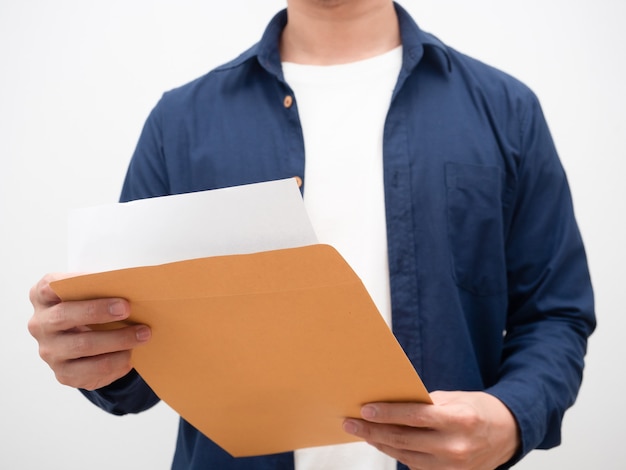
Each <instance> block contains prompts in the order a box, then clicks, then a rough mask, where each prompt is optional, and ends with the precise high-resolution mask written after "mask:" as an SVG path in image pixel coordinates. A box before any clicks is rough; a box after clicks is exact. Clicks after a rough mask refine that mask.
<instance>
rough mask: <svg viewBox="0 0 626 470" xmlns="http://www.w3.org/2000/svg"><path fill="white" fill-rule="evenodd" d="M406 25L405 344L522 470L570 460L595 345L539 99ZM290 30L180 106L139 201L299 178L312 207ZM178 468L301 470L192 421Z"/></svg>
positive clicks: (128, 409)
mask: <svg viewBox="0 0 626 470" xmlns="http://www.w3.org/2000/svg"><path fill="white" fill-rule="evenodd" d="M396 10H397V13H398V19H399V24H400V30H401V37H402V45H403V64H402V69H401V72H400V75H399V77H398V82H397V85H396V88H395V91H394V94H393V98H392V102H391V105H390V109H389V112H388V115H387V118H386V122H385V129H384V145H383V167H384V184H385V205H386V217H387V232H388V252H389V271H390V282H391V299H392V323H393V331H394V334H395V335H396V337H397V338H398V340H399V342H400V344H401V345H402V347H403V348H404V350H405V352H406V354H407V355H408V357H409V358H410V360H411V361H412V363H413V365H414V366H415V368H416V370H417V371H418V373H419V374H420V376H421V377H422V379H423V381H424V383H425V385H426V386H427V388H428V389H429V390H485V391H487V392H488V393H491V394H493V395H495V396H496V397H498V398H499V399H500V400H502V401H503V402H504V403H505V404H506V405H507V406H508V408H509V409H510V410H511V411H512V413H513V414H514V416H515V418H516V420H517V423H518V426H519V429H520V435H521V442H522V444H521V449H520V452H519V454H518V455H517V456H516V459H518V458H520V457H522V456H523V455H525V454H526V453H527V452H529V451H530V450H532V449H533V448H536V447H541V448H548V447H551V446H555V445H557V444H558V443H559V442H560V426H561V420H562V417H563V414H564V412H565V410H566V409H567V408H568V407H569V406H570V405H572V403H573V402H574V400H575V397H576V395H577V393H578V389H579V386H580V382H581V377H582V370H583V359H584V355H585V351H586V344H587V338H588V336H589V335H590V334H591V332H592V331H593V329H594V327H595V317H594V310H593V293H592V288H591V283H590V279H589V273H588V269H587V263H586V257H585V252H584V248H583V244H582V242H581V237H580V235H579V231H578V228H577V225H576V221H575V218H574V213H573V208H572V202H571V198H570V191H569V188H568V184H567V180H566V176H565V174H564V171H563V168H562V166H561V163H560V161H559V158H558V156H557V153H556V150H555V147H554V145H553V142H552V139H551V136H550V133H549V130H548V127H547V125H546V122H545V120H544V117H543V115H542V112H541V108H540V105H539V103H538V101H537V98H536V97H535V95H534V94H533V93H532V92H531V91H530V90H529V89H528V88H527V87H526V86H524V85H523V84H521V83H520V82H518V81H517V80H515V79H514V78H512V77H510V76H508V75H506V74H504V73H502V72H500V71H498V70H495V69H493V68H491V67H489V66H487V65H485V64H483V63H480V62H479V61H476V60H474V59H471V58H469V57H467V56H465V55H463V54H460V53H459V52H457V51H455V50H453V49H451V48H449V47H447V46H445V45H444V44H442V43H441V42H440V41H439V40H438V39H436V38H435V37H433V36H431V35H429V34H427V33H425V32H423V31H421V30H420V29H419V28H418V27H417V25H416V24H415V23H414V22H413V20H412V19H411V18H410V17H409V15H408V14H407V13H406V12H405V11H404V10H403V9H402V8H401V7H399V6H397V5H396ZM286 21H287V15H286V12H284V11H283V12H281V13H279V14H278V15H277V16H276V17H275V18H274V19H273V20H272V21H271V23H270V24H269V25H268V27H267V29H266V31H265V33H264V35H263V37H262V39H261V41H260V42H259V43H258V44H256V45H255V46H253V47H252V48H251V49H249V50H248V51H246V52H244V53H243V54H242V55H241V56H239V57H238V58H237V59H235V60H234V61H232V62H230V63H228V64H225V65H223V66H221V67H219V68H217V69H215V70H213V71H211V72H210V73H208V74H207V75H205V76H203V77H201V78H199V79H197V80H195V81H193V82H191V83H189V84H187V85H185V86H183V87H180V88H178V89H175V90H172V91H170V92H167V93H165V94H164V95H163V97H162V99H161V100H160V101H159V103H158V104H157V106H156V107H155V108H154V110H153V111H152V113H151V114H150V116H149V118H148V120H147V122H146V125H145V127H144V130H143V132H142V135H141V137H140V140H139V143H138V146H137V149H136V151H135V154H134V156H133V158H132V161H131V163H130V166H129V169H128V174H127V177H126V180H125V183H124V187H123V191H122V197H121V199H122V200H123V201H127V200H132V199H138V198H146V197H153V196H161V195H167V194H176V193H184V192H190V191H198V190H206V189H214V188H220V187H226V186H232V185H240V184H245V183H253V182H260V181H267V180H274V179H280V178H287V177H293V176H299V177H301V178H302V179H303V182H304V184H303V190H304V191H306V178H305V175H304V161H305V154H304V142H303V137H302V129H301V126H300V121H299V118H298V97H297V96H295V97H293V92H292V90H291V89H290V87H289V85H288V84H287V83H286V82H285V81H284V78H283V74H282V70H281V63H280V56H279V50H278V44H279V39H280V34H281V31H282V29H283V27H284V25H285V24H286ZM287 96H291V97H293V103H292V104H291V105H289V103H288V101H289V100H285V97H287ZM354 190H355V191H358V190H359V188H358V187H355V188H354ZM175 313H176V312H172V314H175ZM84 393H85V394H86V395H87V396H88V398H89V399H91V400H92V401H93V402H94V403H96V404H98V405H99V406H101V407H102V408H104V409H106V410H108V411H110V412H112V413H115V414H124V413H135V412H139V411H142V410H144V409H146V408H149V407H150V406H152V405H154V404H155V403H156V402H157V401H158V398H157V397H156V395H155V394H154V393H153V392H152V391H151V390H150V388H149V387H148V386H147V385H146V384H145V382H144V381H143V380H142V379H141V377H139V376H138V375H137V374H136V373H135V372H132V373H130V374H129V375H128V376H126V377H124V378H123V379H120V380H119V381H117V382H115V383H113V384H111V385H110V386H108V387H104V388H102V389H100V390H97V391H95V392H84ZM399 467H400V468H406V467H404V466H403V465H401V464H399ZM173 468H180V469H195V468H203V469H206V468H218V469H242V470H243V469H268V470H269V469H283V468H284V469H292V468H293V455H292V454H291V453H285V454H278V455H272V456H261V457H249V458H243V459H233V458H231V457H230V456H229V455H228V454H227V453H226V452H224V451H223V450H221V449H220V448H219V447H218V446H216V445H215V444H213V443H212V442H211V441H210V440H209V439H207V438H206V437H205V436H203V435H202V434H200V433H199V432H198V431H196V430H195V429H194V428H193V427H191V426H190V425H189V424H188V423H186V422H185V421H184V420H181V424H180V432H179V438H178V443H177V447H176V454H175V457H174V463H173Z"/></svg>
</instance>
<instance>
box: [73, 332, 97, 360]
mask: <svg viewBox="0 0 626 470" xmlns="http://www.w3.org/2000/svg"><path fill="white" fill-rule="evenodd" d="M71 338H72V339H71V342H70V351H71V354H72V356H73V357H76V358H80V357H85V356H91V355H92V354H91V352H92V351H93V348H94V340H93V338H92V335H90V334H89V333H79V334H74V335H71Z"/></svg>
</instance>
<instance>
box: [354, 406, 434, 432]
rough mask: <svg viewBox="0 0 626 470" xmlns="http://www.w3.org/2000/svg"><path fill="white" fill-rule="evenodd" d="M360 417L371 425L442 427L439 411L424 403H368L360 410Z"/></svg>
mask: <svg viewBox="0 0 626 470" xmlns="http://www.w3.org/2000/svg"><path fill="white" fill-rule="evenodd" d="M361 416H362V418H363V419H365V420H367V421H370V422H372V423H389V424H399V425H403V426H412V427H418V428H437V427H439V426H441V425H442V415H441V410H437V409H435V408H434V407H433V405H431V404H425V403H370V404H367V405H365V406H363V408H361Z"/></svg>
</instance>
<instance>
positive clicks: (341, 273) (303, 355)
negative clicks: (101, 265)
mask: <svg viewBox="0 0 626 470" xmlns="http://www.w3.org/2000/svg"><path fill="white" fill-rule="evenodd" d="M52 287H53V289H54V290H55V292H56V293H57V294H58V295H59V296H60V297H61V298H62V299H63V300H80V299H90V298H102V297H124V298H126V299H128V300H129V301H130V303H131V306H132V314H131V316H130V321H132V322H134V323H145V324H147V325H150V326H151V328H152V340H151V341H150V342H149V343H148V344H146V345H145V346H141V347H139V348H136V349H135V350H134V351H133V356H132V362H133V365H134V367H135V368H136V370H137V371H138V372H139V374H141V376H142V377H143V378H144V380H145V381H146V382H147V383H148V384H149V385H150V386H151V387H152V389H153V390H154V391H155V392H156V394H157V395H158V396H159V397H160V398H161V399H163V400H164V401H165V402H166V403H167V404H168V405H169V406H171V407H172V408H173V409H174V410H175V411H176V412H178V413H179V414H180V415H181V416H182V417H183V418H185V419H186V420H187V421H189V422H190V423H191V424H192V425H194V426H195V427H196V428H197V429H198V430H200V431H201V432H202V433H204V434H205V435H206V436H208V437H209V438H211V439H212V440H214V441H215V442H216V443H218V444H219V445H220V446H221V447H223V448H224V449H225V450H226V451H228V452H229V453H230V454H231V455H233V456H237V457H240V456H250V455H260V454H269V453H275V452H283V451H290V450H295V449H299V448H304V447H313V446H320V445H328V444H340V443H346V442H352V441H355V440H357V439H356V438H355V437H353V436H350V435H348V434H346V433H345V432H344V431H343V430H342V420H343V418H345V417H348V416H351V417H358V416H359V409H360V407H361V405H363V404H365V403H369V402H376V401H396V402H399V401H411V402H426V403H430V402H431V401H430V398H429V395H428V392H427V391H426V389H425V388H424V386H423V384H422V382H421V380H420V378H419V376H418V375H417V373H416V372H415V370H414V369H413V366H412V365H411V363H410V362H409V360H408V358H407V357H406V355H405V354H404V352H403V350H402V349H401V347H400V345H399V344H398V342H397V341H396V339H395V337H394V336H393V334H392V333H391V331H390V330H389V328H388V327H387V325H386V323H385V321H384V320H383V318H382V317H381V315H380V314H379V312H378V310H377V309H376V306H375V305H374V303H373V301H372V300H371V298H370V296H369V294H368V293H367V291H366V289H365V287H364V286H363V284H362V283H361V281H360V279H359V278H358V277H357V275H356V274H355V273H354V271H352V269H351V268H350V266H349V265H348V264H347V263H346V262H345V261H344V259H343V258H342V257H341V255H340V254H339V253H338V252H337V251H336V250H335V249H334V248H332V247H330V246H328V245H311V246H306V247H301V248H291V249H284V250H277V251H268V252H262V253H255V254H248V255H232V256H219V257H211V258H201V259H194V260H188V261H181V262H176V263H170V264H165V265H160V266H148V267H140V268H130V269H123V270H119V271H110V272H104V273H98V274H90V275H84V276H78V277H74V278H70V279H64V280H61V281H56V282H54V283H53V284H52Z"/></svg>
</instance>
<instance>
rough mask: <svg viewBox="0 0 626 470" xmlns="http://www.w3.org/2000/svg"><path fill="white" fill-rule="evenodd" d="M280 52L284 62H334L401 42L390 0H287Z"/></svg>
mask: <svg viewBox="0 0 626 470" xmlns="http://www.w3.org/2000/svg"><path fill="white" fill-rule="evenodd" d="M287 3H288V6H287V12H288V20H287V26H286V27H285V30H284V31H283V34H282V38H281V44H280V53H281V58H282V60H283V61H285V62H294V63H299V64H310V65H334V64H342V63H348V62H355V61H357V60H363V59H367V58H370V57H374V56H377V55H380V54H383V53H385V52H388V51H390V50H391V49H393V48H395V47H397V46H399V45H400V44H401V40H400V29H399V26H398V18H397V16H396V11H395V8H394V6H393V3H392V2H391V1H390V0H288V2H287Z"/></svg>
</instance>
